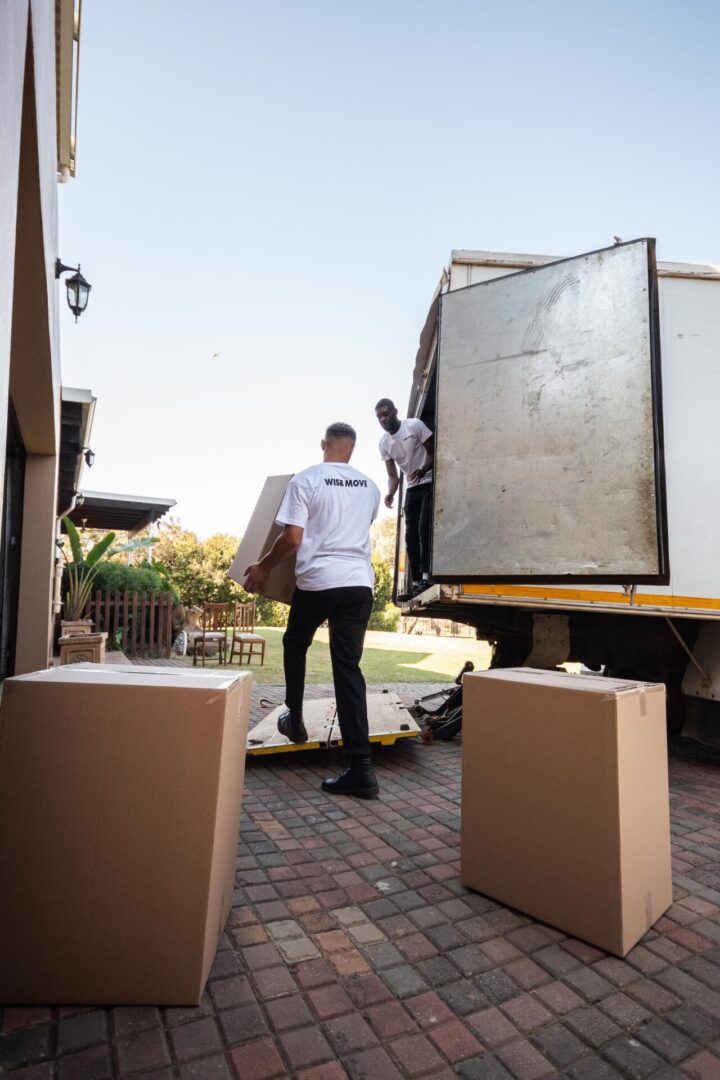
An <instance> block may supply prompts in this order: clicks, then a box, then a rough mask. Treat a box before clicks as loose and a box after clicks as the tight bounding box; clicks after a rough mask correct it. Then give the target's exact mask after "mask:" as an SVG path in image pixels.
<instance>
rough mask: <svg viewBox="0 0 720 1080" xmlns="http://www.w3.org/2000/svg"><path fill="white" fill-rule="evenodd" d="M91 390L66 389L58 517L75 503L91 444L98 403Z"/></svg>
mask: <svg viewBox="0 0 720 1080" xmlns="http://www.w3.org/2000/svg"><path fill="white" fill-rule="evenodd" d="M96 402H97V398H96V397H95V396H94V395H93V393H92V392H91V391H90V390H80V389H78V388H77V387H74V386H63V388H62V397H61V406H60V464H59V473H58V497H57V512H58V516H61V515H62V514H66V513H67V511H68V510H69V509H70V507H71V506H72V504H73V499H74V498H75V493H76V491H77V489H78V487H79V485H80V474H81V473H82V470H83V464H84V459H83V454H84V452H85V450H86V449H87V447H88V445H89V442H90V432H91V431H92V423H93V416H94V415H95V403H96Z"/></svg>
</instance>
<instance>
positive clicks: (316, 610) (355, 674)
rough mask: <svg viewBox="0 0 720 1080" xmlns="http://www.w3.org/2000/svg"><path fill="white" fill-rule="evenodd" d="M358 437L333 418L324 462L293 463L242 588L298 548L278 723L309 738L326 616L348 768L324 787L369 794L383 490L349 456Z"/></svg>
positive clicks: (255, 585)
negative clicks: (373, 532)
mask: <svg viewBox="0 0 720 1080" xmlns="http://www.w3.org/2000/svg"><path fill="white" fill-rule="evenodd" d="M355 440H356V435H355V431H354V430H353V428H351V427H350V425H349V424H342V423H336V424H331V425H330V427H329V428H328V429H327V431H326V432H325V438H324V439H322V440H321V442H320V447H321V449H322V451H323V460H322V463H321V464H319V465H311V466H310V468H308V469H304V470H303V471H302V472H299V473H296V474H295V476H294V477H293V478H292V480H291V481H290V483H289V484H288V488H287V491H286V492H285V496H284V498H283V501H282V503H281V504H280V509H279V510H278V513H277V518H276V522H277V524H278V525H281V526H282V530H283V531H282V532H281V533H280V536H279V537H278V538H277V540H276V541H275V543H274V544H273V546H272V548H271V549H270V551H269V552H268V553H267V555H265V556H264V557H263V558H262V559H261V560H260V562H257V563H253V565H252V566H249V567H248V568H247V570H246V572H245V573H246V580H245V588H246V589H247V591H248V592H261V591H262V589H263V586H264V584H265V581H266V580H267V577H268V574H269V573H270V571H271V570H272V569H273V568H274V567H275V566H277V564H278V563H279V562H281V561H282V560H283V559H286V558H288V557H289V556H290V555H292V554H294V553H296V561H295V573H296V585H297V587H296V589H295V591H294V593H293V598H292V602H291V604H290V616H289V618H288V625H287V629H286V631H285V634H284V635H283V664H284V668H285V704H286V705H287V711H286V712H284V713H282V714H281V715H280V718H279V719H278V731H280V733H281V734H282V735H285V736H286V737H287V738H288V739H290V740H291V742H295V743H304V742H307V731H306V730H305V725H304V723H303V714H302V703H303V694H304V690H305V658H306V654H307V651H308V649H309V647H310V645H311V643H312V639H313V637H314V634H315V631H316V630H317V628H318V627H319V626H320V624H321V623H323V622H325V620H327V622H328V625H329V628H330V658H331V661H332V670H333V683H334V686H335V699H336V704H337V712H338V722H339V724H340V733H341V735H342V740H343V747H344V749H345V756H346V759H347V762H348V766H347V768H346V769H345V771H344V772H343V773H342V775H341V776H339V777H337V778H334V779H327V780H323V782H322V785H321V787H322V789H323V791H328V792H331V793H333V794H337V795H357V796H359V797H360V798H365V799H372V798H374V797H375V796H376V795H377V794H378V785H377V781H376V779H375V774H374V772H373V769H372V759H371V754H370V740H369V733H368V717H367V699H366V693H365V679H364V677H363V674H362V671H361V670H360V658H361V657H362V651H363V643H364V640H365V631H366V630H367V624H368V620H369V619H370V612H371V611H372V605H373V584H374V576H373V571H372V566H371V565H370V535H369V532H370V525H371V523H372V522H373V520H374V519H375V517H376V515H377V511H378V506H379V503H380V490H379V488H378V487H377V486H376V484H374V483H373V481H372V480H370V479H369V477H367V476H364V475H363V474H362V473H361V472H358V471H357V470H356V469H353V468H352V467H351V466H350V464H349V461H350V458H351V456H352V453H353V450H354V449H355Z"/></svg>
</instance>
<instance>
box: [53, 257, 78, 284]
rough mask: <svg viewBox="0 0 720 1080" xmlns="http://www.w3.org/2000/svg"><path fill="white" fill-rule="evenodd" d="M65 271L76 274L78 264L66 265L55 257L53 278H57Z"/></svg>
mask: <svg viewBox="0 0 720 1080" xmlns="http://www.w3.org/2000/svg"><path fill="white" fill-rule="evenodd" d="M66 272H70V273H72V274H78V273H79V272H80V265H79V264H78V265H77V266H66V265H65V263H63V262H61V261H60V259H56V260H55V278H56V279H57V278H59V277H60V275H61V274H64V273H66Z"/></svg>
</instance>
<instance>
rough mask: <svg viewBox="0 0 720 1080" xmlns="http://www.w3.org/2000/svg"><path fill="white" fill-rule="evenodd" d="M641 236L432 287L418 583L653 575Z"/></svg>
mask: <svg viewBox="0 0 720 1080" xmlns="http://www.w3.org/2000/svg"><path fill="white" fill-rule="evenodd" d="M661 418H662V413H661V400H660V356H659V330H658V312H657V275H656V268H655V244H654V241H653V240H637V241H634V242H632V243H629V244H620V245H618V246H616V247H613V248H608V249H606V250H603V251H596V252H592V253H591V254H588V255H582V256H579V257H578V258H574V259H567V260H563V261H561V262H556V263H551V264H549V265H547V266H542V267H538V268H535V269H532V270H527V271H523V272H521V273H517V274H511V275H508V276H506V277H502V278H497V279H494V280H492V281H487V282H483V283H481V284H478V285H471V286H469V287H467V288H464V289H458V290H456V291H454V292H452V291H451V292H448V293H446V294H445V295H443V297H442V301H441V309H440V331H439V347H438V400H437V428H436V466H435V504H434V532H433V560H432V568H433V577H434V578H435V579H436V580H438V581H446V582H450V581H465V582H468V581H497V582H500V581H515V580H518V581H527V580H541V581H546V582H551V581H568V580H592V581H594V582H627V583H633V582H637V583H643V582H657V583H667V581H668V577H669V568H668V561H667V540H666V537H667V526H666V521H665V490H664V473H663V466H662V422H661Z"/></svg>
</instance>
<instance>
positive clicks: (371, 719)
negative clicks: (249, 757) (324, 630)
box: [247, 693, 420, 754]
mask: <svg viewBox="0 0 720 1080" xmlns="http://www.w3.org/2000/svg"><path fill="white" fill-rule="evenodd" d="M367 703H368V723H369V727H370V742H371V743H381V744H382V745H383V746H392V745H393V743H395V742H396V741H397V740H398V739H405V738H408V737H410V736H413V735H419V734H420V728H419V727H418V725H417V723H416V722H415V720H414V719H413V718H412V716H411V715H410V713H409V712H408V710H407V709H406V708H405V706H404V705H403V703H402V702H401V701H400V698H399V697H398V696H397V694H390V693H388V694H368V698H367ZM285 708H286V706H285V705H279V706H278V707H277V708H276V709H273V711H272V712H271V713H268V715H267V716H266V717H265V718H264V719H263V720H261V721H260V723H259V724H256V725H255V727H254V728H253V729H252V730H251V731H249V732H248V741H247V752H248V754H279V753H282V752H283V751H287V750H329V749H330V748H331V747H334V746H342V738H341V736H340V726H339V724H338V721H337V707H336V705H335V698H318V699H316V700H315V701H306V702H305V704H304V706H303V719H304V721H305V727H306V729H307V733H308V741H307V742H306V743H292V742H290V740H289V739H287V738H286V737H285V736H284V735H281V734H280V732H279V731H278V729H277V720H278V717H279V715H280V713H281V712H284V710H285Z"/></svg>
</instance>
